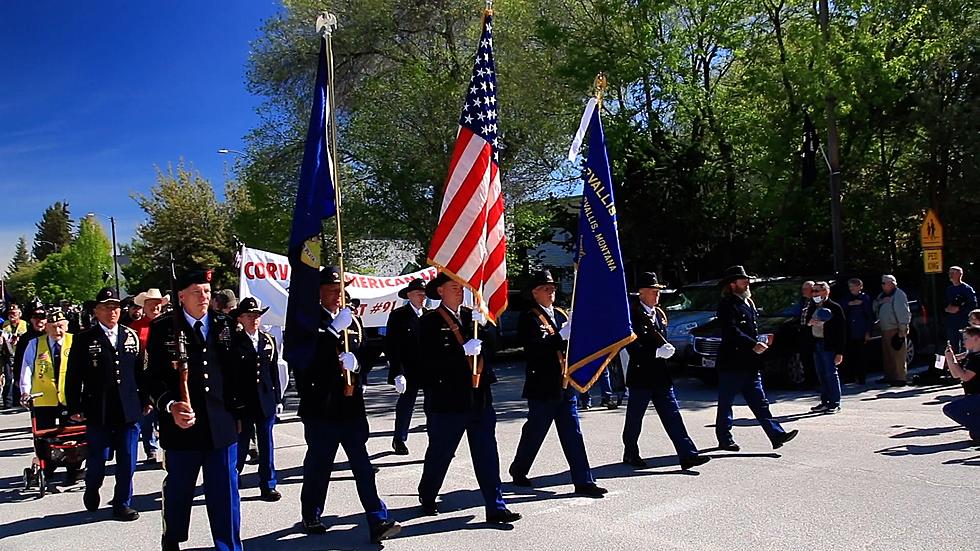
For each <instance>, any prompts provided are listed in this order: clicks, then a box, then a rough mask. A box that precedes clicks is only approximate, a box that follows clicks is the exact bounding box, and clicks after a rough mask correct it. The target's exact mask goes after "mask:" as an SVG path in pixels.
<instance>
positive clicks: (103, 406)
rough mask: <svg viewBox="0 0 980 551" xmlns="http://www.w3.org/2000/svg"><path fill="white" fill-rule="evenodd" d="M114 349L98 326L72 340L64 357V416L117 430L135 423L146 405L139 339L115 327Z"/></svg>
mask: <svg viewBox="0 0 980 551" xmlns="http://www.w3.org/2000/svg"><path fill="white" fill-rule="evenodd" d="M116 328H117V332H116V345H115V346H113V345H112V343H110V342H109V337H108V336H107V335H106V333H105V331H104V330H103V329H102V326H101V325H98V324H96V325H95V327H92V328H90V329H86V330H84V331H82V332H81V333H79V334H77V335H75V336H74V339H73V340H72V347H71V350H70V351H69V353H68V373H67V374H66V381H65V395H66V399H67V402H68V413H69V414H71V415H74V414H78V413H81V414H83V415H85V420H86V423H90V424H93V425H104V426H118V425H123V424H129V423H135V422H137V421H139V419H140V415H141V414H142V413H143V407H144V406H146V405H148V404H150V399H149V396H148V395H147V394H146V392H144V390H143V385H144V384H145V377H144V375H145V374H144V372H143V355H142V350H141V347H140V341H139V335H137V333H136V331H133V330H132V329H130V328H129V327H126V326H125V325H122V324H120V325H117V326H116Z"/></svg>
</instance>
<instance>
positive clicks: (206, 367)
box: [146, 270, 242, 551]
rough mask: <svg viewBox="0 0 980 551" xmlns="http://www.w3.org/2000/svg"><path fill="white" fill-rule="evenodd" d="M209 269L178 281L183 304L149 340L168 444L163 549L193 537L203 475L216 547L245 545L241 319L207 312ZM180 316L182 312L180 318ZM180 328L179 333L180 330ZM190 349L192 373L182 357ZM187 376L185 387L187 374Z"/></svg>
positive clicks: (151, 374) (159, 322)
mask: <svg viewBox="0 0 980 551" xmlns="http://www.w3.org/2000/svg"><path fill="white" fill-rule="evenodd" d="M211 277H212V272H211V270H193V271H189V272H187V273H185V274H183V275H182V276H181V277H180V278H179V279H178V280H177V283H176V290H177V296H178V298H179V305H175V306H176V308H175V309H174V311H172V312H168V313H166V314H164V315H162V316H160V317H158V318H157V319H155V320H153V323H152V324H151V325H150V336H149V340H148V342H147V347H146V348H147V355H148V366H147V374H146V375H147V387H148V389H149V391H150V395H151V396H152V397H153V399H154V402H155V407H156V408H157V411H159V412H160V417H159V422H160V445H161V447H162V448H163V450H164V468H165V469H166V471H167V475H166V477H165V478H164V480H163V538H162V543H163V549H164V550H165V551H166V550H171V549H180V542H183V541H187V530H188V527H189V525H190V520H191V505H192V502H193V500H194V488H195V486H196V485H197V476H198V473H200V472H201V469H203V470H204V497H205V501H206V503H207V509H208V520H209V524H210V526H211V537H212V538H213V540H214V546H215V548H216V549H220V550H222V551H227V550H240V549H242V540H241V535H240V527H241V511H240V509H239V498H238V471H237V470H236V469H235V466H236V464H237V462H238V428H237V420H236V419H237V416H238V415H239V414H240V405H239V404H240V400H239V397H238V390H237V386H236V382H235V372H234V367H235V366H234V358H233V356H232V344H233V334H234V330H235V322H234V321H233V320H232V319H231V318H229V317H228V316H226V315H224V314H218V313H215V312H209V311H208V304H209V303H210V301H211ZM175 318H176V319H175ZM178 328H179V335H178V334H176V333H177V332H178ZM182 348H184V349H186V358H187V360H186V374H185V373H184V368H185V366H184V365H182V363H183V362H181V361H178V360H179V358H180V353H179V352H180V351H181V349H182ZM185 375H186V379H185V381H186V387H184V385H183V384H182V382H181V380H182V378H183V377H184V376H185Z"/></svg>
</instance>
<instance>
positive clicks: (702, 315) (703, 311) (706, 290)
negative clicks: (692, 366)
mask: <svg viewBox="0 0 980 551" xmlns="http://www.w3.org/2000/svg"><path fill="white" fill-rule="evenodd" d="M664 291H667V289H664ZM719 297H720V294H719V291H718V280H717V279H713V280H709V281H702V282H699V283H692V284H690V285H685V286H683V287H681V288H680V289H677V290H676V291H674V292H672V293H671V294H670V295H669V299H668V300H664V295H663V293H661V300H660V305H661V306H662V307H663V309H664V310H666V312H667V320H668V324H667V335H666V336H667V341H668V342H670V344H672V345H673V346H674V348H675V349H677V351H676V352H675V353H674V357H673V358H672V360H673V361H674V362H677V363H680V364H682V365H683V364H687V363H688V356H689V355H690V354H691V353H692V352H691V331H692V330H694V329H695V328H697V327H700V326H702V325H704V324H706V323H708V322H709V321H711V320H713V319H715V309H716V308H717V307H718V298H719Z"/></svg>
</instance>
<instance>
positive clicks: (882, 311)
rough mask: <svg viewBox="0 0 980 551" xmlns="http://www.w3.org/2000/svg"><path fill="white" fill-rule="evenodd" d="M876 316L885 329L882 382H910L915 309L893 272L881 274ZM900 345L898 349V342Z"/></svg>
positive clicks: (876, 300) (898, 384) (881, 326)
mask: <svg viewBox="0 0 980 551" xmlns="http://www.w3.org/2000/svg"><path fill="white" fill-rule="evenodd" d="M874 311H875V315H876V316H877V317H878V326H879V327H880V328H881V363H882V371H884V372H885V376H884V378H882V379H881V380H879V381H878V382H881V383H887V384H889V385H891V386H905V385H906V384H908V382H907V378H908V366H907V365H906V356H907V355H908V340H907V339H908V335H909V324H910V323H911V322H912V311H911V310H910V309H909V299H908V297H907V296H906V295H905V291H902V290H901V289H899V288H898V280H897V279H896V278H895V276H893V275H891V274H885V275H883V276H881V294H879V295H878V298H876V299H875V301H874ZM895 344H898V345H899V346H898V347H897V348H896V347H895V346H894V345H895Z"/></svg>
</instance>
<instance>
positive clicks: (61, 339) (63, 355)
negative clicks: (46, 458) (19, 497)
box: [20, 310, 81, 484]
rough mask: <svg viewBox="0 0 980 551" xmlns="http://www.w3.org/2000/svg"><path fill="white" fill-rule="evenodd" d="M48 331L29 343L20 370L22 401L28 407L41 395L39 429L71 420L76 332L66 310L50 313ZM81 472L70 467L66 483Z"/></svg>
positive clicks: (36, 407)
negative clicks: (69, 387)
mask: <svg viewBox="0 0 980 551" xmlns="http://www.w3.org/2000/svg"><path fill="white" fill-rule="evenodd" d="M44 333H45V334H44V335H41V336H39V337H36V338H34V339H33V340H31V341H30V342H28V343H27V348H26V349H25V350H24V360H23V364H22V365H21V369H20V400H21V404H22V405H24V406H25V407H26V406H27V405H28V403H29V402H30V401H31V398H30V397H31V394H40V396H37V397H35V398H34V413H33V415H34V418H35V420H36V421H37V428H38V429H49V428H53V427H58V426H64V425H66V424H68V423H69V422H70V421H69V418H68V402H67V400H66V399H65V381H66V379H67V376H66V375H67V373H68V352H69V351H70V350H71V342H72V335H71V333H69V332H68V318H67V317H65V313H64V312H62V311H61V310H52V311H50V312H48V323H47V324H46V325H45V326H44ZM48 474H49V475H50V474H51V473H50V472H49V473H48ZM80 474H81V471H80V470H79V469H78V468H77V467H74V468H72V467H69V468H68V475H67V477H66V482H67V483H68V484H74V483H75V482H77V481H78V477H79V475H80Z"/></svg>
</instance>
